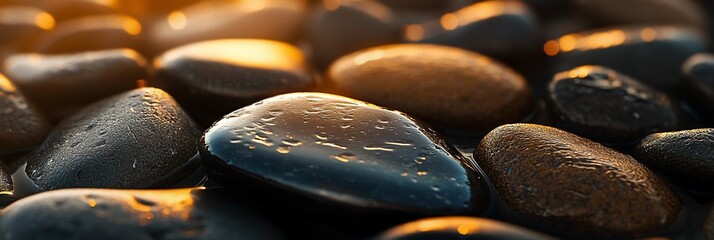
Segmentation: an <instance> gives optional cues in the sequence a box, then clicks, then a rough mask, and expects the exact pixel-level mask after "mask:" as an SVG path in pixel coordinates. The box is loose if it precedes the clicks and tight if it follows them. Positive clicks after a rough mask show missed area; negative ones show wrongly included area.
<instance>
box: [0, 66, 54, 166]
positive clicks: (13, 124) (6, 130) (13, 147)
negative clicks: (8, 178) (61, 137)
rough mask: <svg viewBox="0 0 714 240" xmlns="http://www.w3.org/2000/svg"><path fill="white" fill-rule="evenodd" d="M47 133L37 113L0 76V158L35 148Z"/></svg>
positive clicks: (11, 84)
mask: <svg viewBox="0 0 714 240" xmlns="http://www.w3.org/2000/svg"><path fill="white" fill-rule="evenodd" d="M49 131H50V126H49V123H48V122H47V120H46V119H45V117H44V116H43V115H42V113H40V111H39V109H37V107H35V106H34V105H33V104H32V103H30V102H28V100H27V99H26V98H25V97H24V96H23V94H22V93H21V92H20V90H18V89H17V87H16V86H15V85H14V84H13V83H12V82H10V80H8V79H7V78H6V77H5V76H3V75H0V156H1V155H5V154H10V153H14V152H20V151H25V150H28V149H30V148H32V147H34V146H37V145H39V144H40V143H42V141H43V140H44V138H45V136H47V133H48V132H49Z"/></svg>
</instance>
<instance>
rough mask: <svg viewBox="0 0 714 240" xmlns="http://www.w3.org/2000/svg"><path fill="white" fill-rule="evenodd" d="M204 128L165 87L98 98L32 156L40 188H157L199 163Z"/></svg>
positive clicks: (30, 168)
mask: <svg viewBox="0 0 714 240" xmlns="http://www.w3.org/2000/svg"><path fill="white" fill-rule="evenodd" d="M199 136H200V131H199V130H198V129H197V128H196V125H195V123H193V121H192V120H191V119H190V118H189V117H188V116H187V115H186V114H185V113H184V112H183V110H182V109H181V108H180V107H179V106H178V104H177V103H176V102H175V101H174V100H173V98H171V96H169V95H168V94H167V93H166V92H164V91H162V90H160V89H156V88H141V89H136V90H132V91H129V92H126V93H122V94H119V95H116V96H114V97H111V98H108V99H105V100H103V101H101V102H98V103H95V104H93V105H90V106H88V107H87V108H85V109H83V110H82V111H80V112H79V113H77V114H75V115H74V116H71V117H69V118H67V119H66V120H65V121H63V122H62V123H60V124H59V125H58V126H57V127H55V129H54V130H53V131H52V132H51V133H50V135H49V136H48V137H47V140H46V141H45V142H44V143H43V144H42V145H41V146H40V147H39V148H38V149H37V150H35V151H34V152H33V153H31V154H30V155H29V156H28V161H27V168H26V169H25V172H26V173H27V176H28V177H29V178H30V179H31V180H32V181H33V182H34V183H35V184H36V185H37V186H38V187H39V188H41V189H43V190H50V189H58V188H80V187H95V188H157V187H167V186H171V184H173V183H176V182H178V181H180V180H182V179H183V178H185V177H187V176H188V175H189V174H190V173H191V172H193V171H194V170H195V169H196V168H197V167H198V166H199V164H198V162H189V161H188V160H189V159H190V158H191V157H192V156H193V155H195V154H196V144H197V142H198V138H199Z"/></svg>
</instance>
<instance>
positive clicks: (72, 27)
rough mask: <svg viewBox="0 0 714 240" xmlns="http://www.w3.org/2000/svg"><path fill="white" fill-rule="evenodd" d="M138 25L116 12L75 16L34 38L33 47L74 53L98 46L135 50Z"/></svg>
mask: <svg viewBox="0 0 714 240" xmlns="http://www.w3.org/2000/svg"><path fill="white" fill-rule="evenodd" d="M141 32H142V27H141V24H140V23H139V21H137V20H136V19H134V18H132V17H129V16H126V15H120V14H109V15H94V16H88V17H81V18H75V19H71V20H67V21H64V22H61V23H59V24H57V27H56V28H55V29H54V30H53V31H50V32H46V33H44V34H42V35H41V36H40V37H38V40H37V42H36V43H35V45H34V47H33V50H34V51H36V52H40V53H74V52H82V51H94V50H102V49H115V48H131V49H139V48H140V47H141V44H140V40H141V39H140V36H139V34H141Z"/></svg>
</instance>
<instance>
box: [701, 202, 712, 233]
mask: <svg viewBox="0 0 714 240" xmlns="http://www.w3.org/2000/svg"><path fill="white" fill-rule="evenodd" d="M703 229H704V236H705V237H706V238H707V239H714V205H712V208H711V209H710V210H709V215H708V216H707V219H706V221H705V222H704V228H703Z"/></svg>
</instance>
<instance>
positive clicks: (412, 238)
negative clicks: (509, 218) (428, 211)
mask: <svg viewBox="0 0 714 240" xmlns="http://www.w3.org/2000/svg"><path fill="white" fill-rule="evenodd" d="M376 239H377V240H419V239H423V240H439V239H443V240H447V239H464V240H466V239H473V240H477V239H490V240H511V239H512V240H546V239H554V238H552V237H549V236H546V235H543V234H540V233H536V232H533V231H531V230H528V229H524V228H521V227H518V226H514V225H511V224H508V223H504V222H499V221H496V220H491V219H486V218H475V217H439V218H426V219H421V220H417V221H413V222H409V223H405V224H402V225H399V226H396V227H393V228H391V229H389V230H387V231H385V232H384V233H382V234H381V235H380V236H379V237H377V238H376Z"/></svg>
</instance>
